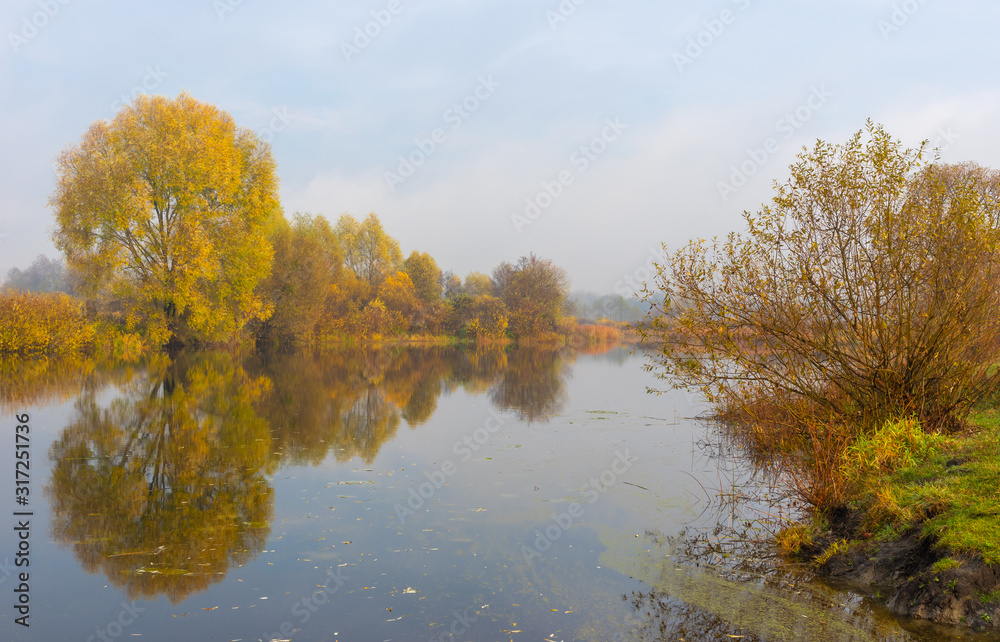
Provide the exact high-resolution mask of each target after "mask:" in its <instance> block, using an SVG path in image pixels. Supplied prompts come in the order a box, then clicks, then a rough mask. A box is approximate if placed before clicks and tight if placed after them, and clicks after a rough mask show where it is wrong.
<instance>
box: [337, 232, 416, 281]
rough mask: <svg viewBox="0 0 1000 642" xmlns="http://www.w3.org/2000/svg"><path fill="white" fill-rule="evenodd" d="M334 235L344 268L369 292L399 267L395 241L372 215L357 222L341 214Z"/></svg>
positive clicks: (400, 261)
mask: <svg viewBox="0 0 1000 642" xmlns="http://www.w3.org/2000/svg"><path fill="white" fill-rule="evenodd" d="M336 232H337V237H338V238H339V239H340V244H341V246H342V247H343V249H344V265H346V266H347V267H348V268H349V269H350V270H351V271H352V272H353V273H354V274H355V276H357V277H358V278H359V279H361V280H363V281H366V282H367V283H368V285H369V286H370V287H371V288H372V290H376V289H377V288H378V287H379V286H380V285H382V281H384V280H385V279H386V277H388V276H389V275H390V274H392V273H393V272H396V271H397V270H399V269H400V268H401V267H402V265H403V253H402V251H401V250H400V249H399V242H398V241H396V240H395V239H394V238H392V237H391V236H389V235H388V234H387V233H386V231H385V229H383V227H382V223H381V222H380V221H379V220H378V216H376V215H375V214H374V213H371V214H369V215H368V216H367V217H366V218H365V220H364V221H363V222H360V223H359V222H358V220H357V219H355V218H354V217H353V216H351V215H350V214H344V215H343V216H341V217H340V219H339V220H338V221H337V226H336Z"/></svg>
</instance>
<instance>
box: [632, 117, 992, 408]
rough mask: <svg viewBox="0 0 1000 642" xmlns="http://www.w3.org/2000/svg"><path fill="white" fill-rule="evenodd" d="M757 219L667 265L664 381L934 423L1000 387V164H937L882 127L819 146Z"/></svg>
mask: <svg viewBox="0 0 1000 642" xmlns="http://www.w3.org/2000/svg"><path fill="white" fill-rule="evenodd" d="M745 218H746V231H745V232H743V233H740V234H736V233H734V234H731V235H730V236H729V237H728V239H726V240H725V241H724V242H720V241H714V242H708V241H700V240H699V241H692V242H691V243H689V244H688V245H687V246H685V247H682V248H681V249H679V250H677V251H676V252H675V253H673V254H672V255H670V256H669V258H668V260H667V261H665V262H664V263H663V264H661V265H658V266H657V276H656V279H655V282H654V284H653V285H652V286H651V287H650V288H649V289H648V290H647V292H646V301H647V302H648V303H650V304H651V305H652V312H651V316H650V317H649V318H648V319H647V321H646V324H645V327H644V332H645V336H646V338H647V339H648V340H654V341H656V342H657V343H658V344H659V345H660V346H661V351H660V352H659V354H657V355H656V356H655V357H654V358H653V360H652V362H651V364H650V365H651V367H653V366H657V367H659V369H660V372H661V374H662V375H663V376H665V377H671V378H672V379H673V381H675V382H677V384H678V385H681V386H693V387H697V388H700V389H701V390H703V391H704V392H705V393H707V394H708V395H709V396H710V397H711V398H714V399H716V400H719V401H721V402H723V404H725V405H726V406H728V407H730V408H732V409H736V410H739V411H741V412H745V413H749V414H750V415H751V416H755V415H759V414H760V412H761V411H762V409H764V410H763V411H765V412H770V415H769V417H768V419H769V420H772V421H773V420H775V419H781V418H784V419H787V420H789V421H791V422H792V423H795V422H796V421H802V420H804V418H805V417H807V416H810V417H815V416H816V415H817V414H819V415H821V416H824V417H826V418H827V419H826V420H825V421H830V420H831V419H830V418H834V419H833V421H844V420H849V421H852V422H853V423H856V424H857V425H860V426H871V425H878V423H879V422H880V421H883V420H885V419H886V418H887V417H888V416H892V415H917V416H918V417H920V419H921V420H922V421H923V423H924V425H925V426H926V427H928V428H934V427H951V426H954V425H955V424H956V422H957V421H959V420H961V418H962V417H963V416H964V415H965V414H966V413H967V412H968V410H969V409H970V407H971V406H972V404H974V403H976V402H977V401H979V400H980V399H982V398H983V396H984V395H985V394H987V393H989V392H990V391H992V390H994V389H995V387H996V385H997V383H1000V372H998V371H997V370H996V368H995V364H996V363H997V361H998V360H1000V316H998V315H997V314H996V310H997V309H998V305H1000V296H998V291H997V288H996V283H997V282H998V279H1000V261H998V258H1000V255H998V249H1000V174H998V173H997V172H994V171H988V170H986V169H983V168H981V167H978V166H975V165H971V164H966V165H943V164H940V163H936V162H930V163H928V162H927V159H926V151H925V149H924V148H923V147H921V148H920V149H906V148H904V147H903V146H902V145H901V144H900V142H899V141H897V140H895V139H893V138H892V137H891V136H889V135H888V134H887V133H886V132H885V131H884V129H883V128H882V127H881V126H876V125H873V124H872V123H869V124H868V127H867V130H866V131H865V132H858V133H857V134H855V135H854V136H853V137H852V138H851V139H850V140H849V141H847V142H846V143H845V144H843V145H832V144H829V143H825V142H822V141H820V142H817V144H816V146H815V147H814V148H813V149H812V150H811V151H806V152H803V153H802V154H801V155H800V156H799V160H798V162H796V163H795V164H794V165H793V166H792V168H791V177H790V178H789V179H788V181H787V182H786V183H785V184H784V185H781V186H779V188H778V190H777V195H776V196H775V197H774V199H773V202H772V204H771V205H770V206H765V207H763V208H762V209H761V210H760V211H759V212H756V213H749V212H747V213H746V214H745ZM762 401H763V402H765V403H764V404H763V405H762V403H761V402H762ZM768 408H770V409H772V410H771V411H768V410H767V409H768ZM774 408H778V409H780V412H778V413H775V412H773V409H774Z"/></svg>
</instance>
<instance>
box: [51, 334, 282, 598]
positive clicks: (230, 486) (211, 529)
mask: <svg viewBox="0 0 1000 642" xmlns="http://www.w3.org/2000/svg"><path fill="white" fill-rule="evenodd" d="M268 386H269V382H268V381H267V380H266V379H264V378H259V377H258V378H251V377H249V376H247V374H246V373H245V372H244V370H243V369H242V368H241V367H240V366H239V365H238V363H237V362H235V361H233V360H232V359H231V358H229V357H228V356H226V355H204V354H203V355H198V356H196V357H191V358H181V359H178V360H177V361H170V360H168V359H166V358H162V359H159V360H157V361H155V362H154V363H152V364H151V365H150V366H149V368H148V369H147V370H146V372H145V374H143V375H140V376H136V377H134V378H133V379H132V380H131V381H129V382H128V383H126V384H124V385H123V386H122V387H121V388H120V390H121V395H120V396H119V397H118V398H116V399H115V400H114V401H112V402H111V403H110V404H109V405H108V406H107V407H101V406H100V405H99V404H98V395H97V392H96V391H94V390H85V391H84V392H83V393H82V394H81V395H80V397H79V398H78V400H77V402H76V415H75V417H74V418H73V419H72V420H71V421H70V423H69V425H68V426H67V427H66V428H65V429H64V430H63V431H62V434H61V435H60V438H59V440H58V441H56V442H55V443H54V444H53V445H52V449H51V455H50V456H51V458H52V459H53V460H54V465H53V470H52V478H51V481H50V482H49V485H48V487H47V492H48V494H49V497H50V500H51V504H52V509H53V518H52V529H53V534H54V536H55V538H56V539H57V540H58V541H60V542H63V543H66V544H69V545H71V546H72V548H73V551H74V553H75V554H76V557H77V559H79V560H80V562H81V564H82V565H83V567H84V568H85V569H86V570H87V571H89V572H96V571H102V572H103V573H104V574H105V575H106V576H107V577H108V580H109V581H110V582H111V583H112V584H114V585H116V586H119V587H121V588H122V589H124V591H125V593H126V594H127V596H128V597H129V599H135V598H148V597H153V596H156V595H160V594H165V595H167V596H168V597H169V598H170V599H171V600H172V601H173V602H175V603H176V602H179V601H181V600H183V599H184V598H185V597H186V596H187V595H188V594H190V593H191V592H193V591H198V590H201V589H204V588H206V587H207V586H209V585H210V584H212V583H213V582H218V581H219V580H221V579H222V578H223V577H224V575H225V573H226V570H227V569H228V568H229V566H230V565H231V564H242V563H243V562H245V561H247V560H248V559H249V558H251V557H252V556H253V555H255V554H256V553H258V552H259V551H260V550H261V549H262V547H263V544H264V541H265V540H266V538H267V534H268V532H269V530H270V520H271V515H272V510H273V500H274V491H273V489H272V488H271V487H270V485H269V484H268V483H267V480H266V477H265V475H266V474H267V472H268V463H269V458H268V453H269V450H270V434H269V431H268V426H267V423H266V422H265V421H264V420H263V419H261V417H260V416H259V415H258V414H257V412H256V411H255V409H254V402H255V401H256V400H257V399H258V398H259V397H260V396H261V395H262V394H263V393H264V392H266V390H267V389H268Z"/></svg>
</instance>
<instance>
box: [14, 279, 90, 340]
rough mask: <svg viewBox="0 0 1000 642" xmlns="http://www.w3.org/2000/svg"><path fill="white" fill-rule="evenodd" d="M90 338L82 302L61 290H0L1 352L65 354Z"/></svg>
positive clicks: (88, 324)
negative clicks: (38, 291)
mask: <svg viewBox="0 0 1000 642" xmlns="http://www.w3.org/2000/svg"><path fill="white" fill-rule="evenodd" d="M93 339H94V327H93V326H92V325H91V324H90V323H89V322H88V321H87V317H86V313H85V310H84V306H83V303H82V302H80V301H78V300H76V299H73V298H72V297H70V296H68V295H66V294H62V293H49V294H33V293H29V292H19V291H17V290H8V291H5V292H0V354H39V353H41V354H67V353H72V352H79V351H81V350H84V349H86V348H88V347H89V346H90V344H91V342H92V341H93Z"/></svg>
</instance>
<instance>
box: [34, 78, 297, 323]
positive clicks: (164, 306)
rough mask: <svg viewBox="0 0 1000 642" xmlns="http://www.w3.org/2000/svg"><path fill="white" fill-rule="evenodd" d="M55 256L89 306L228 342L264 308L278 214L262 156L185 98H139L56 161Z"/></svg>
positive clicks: (248, 139) (245, 134)
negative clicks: (271, 226) (269, 235)
mask: <svg viewBox="0 0 1000 642" xmlns="http://www.w3.org/2000/svg"><path fill="white" fill-rule="evenodd" d="M56 173H57V187H56V191H55V193H54V195H53V196H52V198H51V199H50V205H51V207H52V208H53V209H54V210H55V214H56V230H55V234H54V238H55V243H56V246H57V247H58V248H59V249H60V250H62V252H63V253H64V254H65V256H66V260H67V263H68V264H69V267H70V268H71V269H72V270H74V272H75V273H76V274H78V275H79V281H80V282H79V286H78V287H79V289H80V291H81V293H82V294H84V295H85V296H87V297H90V298H92V299H98V298H104V299H113V300H114V301H115V302H117V304H118V305H121V306H124V307H125V309H124V313H125V315H126V317H127V319H128V321H129V322H130V323H134V322H141V323H145V324H147V331H148V332H149V333H150V335H151V336H156V337H159V338H161V339H162V340H163V341H164V342H166V341H168V340H171V339H173V340H180V341H189V340H195V341H198V340H210V341H219V340H227V339H229V338H231V337H233V336H234V335H235V334H236V333H237V332H238V331H239V330H240V329H241V328H242V327H243V326H244V324H245V323H247V322H248V321H250V320H252V319H261V318H266V317H267V315H268V314H269V312H270V310H269V309H268V306H267V304H266V303H265V302H264V301H263V300H262V299H261V297H260V296H259V295H258V293H257V292H256V286H257V284H258V282H260V281H261V280H262V279H263V278H264V277H266V276H267V274H268V272H269V270H270V267H271V258H272V252H271V245H270V243H268V242H267V239H266V230H267V224H268V222H269V221H271V220H272V219H273V218H275V217H276V216H280V210H279V204H278V197H277V190H278V181H277V177H276V174H275V164H274V160H273V159H272V157H271V150H270V146H269V145H268V144H267V143H266V142H264V141H263V140H261V139H260V137H259V136H257V135H256V134H255V133H254V132H252V131H250V130H249V129H245V128H241V127H238V126H237V125H236V124H235V123H234V122H233V119H232V117H231V116H229V114H227V113H226V112H224V111H222V110H220V109H218V108H217V107H215V106H214V105H210V104H207V103H203V102H199V101H197V100H195V99H194V98H192V97H191V96H190V95H188V94H186V93H182V94H180V95H179V96H178V97H177V98H175V99H172V100H171V99H168V98H166V97H163V96H145V95H140V96H138V97H137V98H136V99H135V100H134V101H133V102H132V103H131V104H129V105H127V106H126V107H124V108H123V109H122V110H121V111H120V112H119V113H118V114H117V115H116V116H115V118H114V119H113V120H112V121H111V122H107V121H103V120H102V121H97V122H95V123H94V124H93V125H91V127H90V128H89V129H88V130H87V132H86V133H85V134H84V136H83V138H82V140H81V141H80V143H79V144H78V145H74V146H71V147H69V148H68V149H66V150H65V151H63V153H62V154H61V155H60V156H59V158H58V161H57V169H56Z"/></svg>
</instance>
